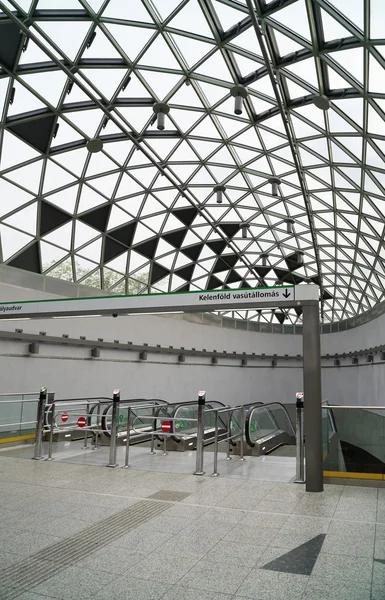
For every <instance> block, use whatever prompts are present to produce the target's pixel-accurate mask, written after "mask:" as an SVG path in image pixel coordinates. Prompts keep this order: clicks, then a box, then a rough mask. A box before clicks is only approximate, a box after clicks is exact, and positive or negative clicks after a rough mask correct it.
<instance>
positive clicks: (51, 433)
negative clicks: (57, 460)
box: [46, 404, 55, 460]
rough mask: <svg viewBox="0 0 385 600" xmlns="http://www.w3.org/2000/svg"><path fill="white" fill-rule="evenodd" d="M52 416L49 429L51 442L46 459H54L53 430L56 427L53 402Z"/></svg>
mask: <svg viewBox="0 0 385 600" xmlns="http://www.w3.org/2000/svg"><path fill="white" fill-rule="evenodd" d="M51 410H52V417H51V427H50V430H49V444H48V457H47V458H46V460H52V446H53V432H54V429H55V405H54V404H51Z"/></svg>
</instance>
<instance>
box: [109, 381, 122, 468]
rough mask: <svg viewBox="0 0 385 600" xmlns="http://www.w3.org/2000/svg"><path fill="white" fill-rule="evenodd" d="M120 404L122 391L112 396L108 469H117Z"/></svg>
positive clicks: (116, 391)
mask: <svg viewBox="0 0 385 600" xmlns="http://www.w3.org/2000/svg"><path fill="white" fill-rule="evenodd" d="M119 403H120V390H114V392H113V395H112V421H111V439H110V456H109V462H108V465H107V467H112V468H115V467H117V466H118V465H117V462H116V445H117V444H116V442H117V436H118V420H119Z"/></svg>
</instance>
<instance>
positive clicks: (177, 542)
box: [158, 535, 218, 560]
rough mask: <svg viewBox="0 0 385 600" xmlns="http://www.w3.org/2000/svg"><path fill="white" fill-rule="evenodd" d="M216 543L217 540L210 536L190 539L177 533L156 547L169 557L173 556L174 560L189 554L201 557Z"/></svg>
mask: <svg viewBox="0 0 385 600" xmlns="http://www.w3.org/2000/svg"><path fill="white" fill-rule="evenodd" d="M217 543H218V540H216V539H212V538H210V537H209V538H205V539H201V538H199V537H198V538H194V539H191V537H190V536H182V535H177V536H174V537H172V538H170V539H169V540H167V542H165V543H164V544H162V546H161V547H160V548H158V551H159V552H164V553H165V555H166V556H169V557H170V559H172V558H174V559H175V560H177V558H178V557H179V556H185V557H187V558H189V557H190V556H197V557H198V558H201V557H203V556H204V555H205V554H206V553H207V552H209V551H210V550H211V549H212V548H214V546H216V544H217Z"/></svg>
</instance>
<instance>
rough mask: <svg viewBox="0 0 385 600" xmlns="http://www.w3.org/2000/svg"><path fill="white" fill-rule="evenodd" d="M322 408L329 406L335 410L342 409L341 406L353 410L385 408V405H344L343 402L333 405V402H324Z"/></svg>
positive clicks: (328, 407)
mask: <svg viewBox="0 0 385 600" xmlns="http://www.w3.org/2000/svg"><path fill="white" fill-rule="evenodd" d="M322 408H327V409H329V410H334V409H337V410H338V409H340V408H346V409H348V410H352V409H356V408H357V409H359V410H385V406H342V405H341V404H338V405H335V406H334V405H332V404H326V405H325V404H323V405H322Z"/></svg>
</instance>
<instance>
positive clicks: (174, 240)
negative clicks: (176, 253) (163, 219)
mask: <svg viewBox="0 0 385 600" xmlns="http://www.w3.org/2000/svg"><path fill="white" fill-rule="evenodd" d="M186 233H187V229H177V230H176V231H171V232H170V233H164V234H163V235H162V239H163V240H165V241H166V242H168V243H169V244H171V246H174V248H180V247H181V246H182V244H183V240H184V238H185V237H186Z"/></svg>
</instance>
